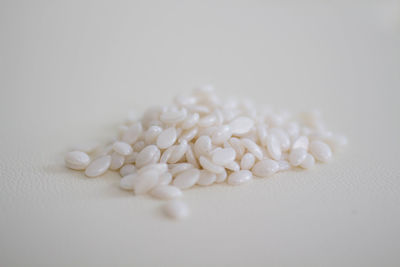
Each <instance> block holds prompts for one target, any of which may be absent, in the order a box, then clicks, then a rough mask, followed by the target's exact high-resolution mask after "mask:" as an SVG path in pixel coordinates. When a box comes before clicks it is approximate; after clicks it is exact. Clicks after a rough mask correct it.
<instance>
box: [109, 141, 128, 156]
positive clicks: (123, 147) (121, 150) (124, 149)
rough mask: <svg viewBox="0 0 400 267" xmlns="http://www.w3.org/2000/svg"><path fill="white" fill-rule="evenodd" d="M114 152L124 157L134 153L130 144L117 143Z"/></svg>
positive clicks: (114, 145)
mask: <svg viewBox="0 0 400 267" xmlns="http://www.w3.org/2000/svg"><path fill="white" fill-rule="evenodd" d="M113 150H114V151H115V152H117V153H118V154H120V155H122V156H128V155H129V154H131V153H132V152H133V149H132V147H131V145H130V144H128V143H125V142H121V141H117V142H115V143H114V144H113Z"/></svg>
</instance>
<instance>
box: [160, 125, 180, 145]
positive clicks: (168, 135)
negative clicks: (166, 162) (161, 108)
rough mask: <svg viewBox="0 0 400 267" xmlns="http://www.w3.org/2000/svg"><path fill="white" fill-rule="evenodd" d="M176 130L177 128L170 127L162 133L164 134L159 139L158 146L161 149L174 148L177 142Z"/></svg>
mask: <svg viewBox="0 0 400 267" xmlns="http://www.w3.org/2000/svg"><path fill="white" fill-rule="evenodd" d="M176 137H177V135H176V129H175V127H170V128H168V129H165V130H164V131H162V133H161V134H160V135H159V136H158V137H157V146H158V147H159V148H160V149H165V148H168V147H170V146H172V145H173V144H174V143H175V141H176Z"/></svg>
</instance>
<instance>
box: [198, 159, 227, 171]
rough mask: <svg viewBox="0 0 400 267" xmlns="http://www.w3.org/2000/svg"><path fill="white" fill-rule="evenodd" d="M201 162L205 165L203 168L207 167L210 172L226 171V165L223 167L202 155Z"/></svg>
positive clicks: (202, 165)
mask: <svg viewBox="0 0 400 267" xmlns="http://www.w3.org/2000/svg"><path fill="white" fill-rule="evenodd" d="M199 162H200V165H201V167H203V169H206V170H208V171H210V172H213V173H223V172H224V171H225V168H224V167H221V166H220V165H217V164H215V163H213V162H212V161H211V160H209V159H208V158H206V157H204V156H200V159H199Z"/></svg>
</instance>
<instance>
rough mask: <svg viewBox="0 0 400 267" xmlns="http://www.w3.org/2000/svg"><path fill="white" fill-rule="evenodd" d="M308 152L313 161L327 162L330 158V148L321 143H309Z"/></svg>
mask: <svg viewBox="0 0 400 267" xmlns="http://www.w3.org/2000/svg"><path fill="white" fill-rule="evenodd" d="M310 152H311V155H313V156H314V157H315V159H317V160H319V161H321V162H327V161H329V160H330V159H331V157H332V150H331V148H330V147H329V146H328V145H327V144H325V143H324V142H322V141H312V142H311V143H310Z"/></svg>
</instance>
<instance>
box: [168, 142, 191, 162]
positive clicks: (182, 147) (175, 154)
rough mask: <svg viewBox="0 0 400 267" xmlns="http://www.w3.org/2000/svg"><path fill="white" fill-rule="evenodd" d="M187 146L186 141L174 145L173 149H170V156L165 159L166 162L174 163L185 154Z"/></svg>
mask: <svg viewBox="0 0 400 267" xmlns="http://www.w3.org/2000/svg"><path fill="white" fill-rule="evenodd" d="M187 148H188V144H187V142H186V141H184V142H182V143H180V144H179V145H176V146H175V148H174V150H173V151H172V154H171V156H170V157H169V159H168V160H167V162H168V163H176V162H178V161H179V160H181V159H182V157H183V156H184V155H185V153H186V150H187Z"/></svg>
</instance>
